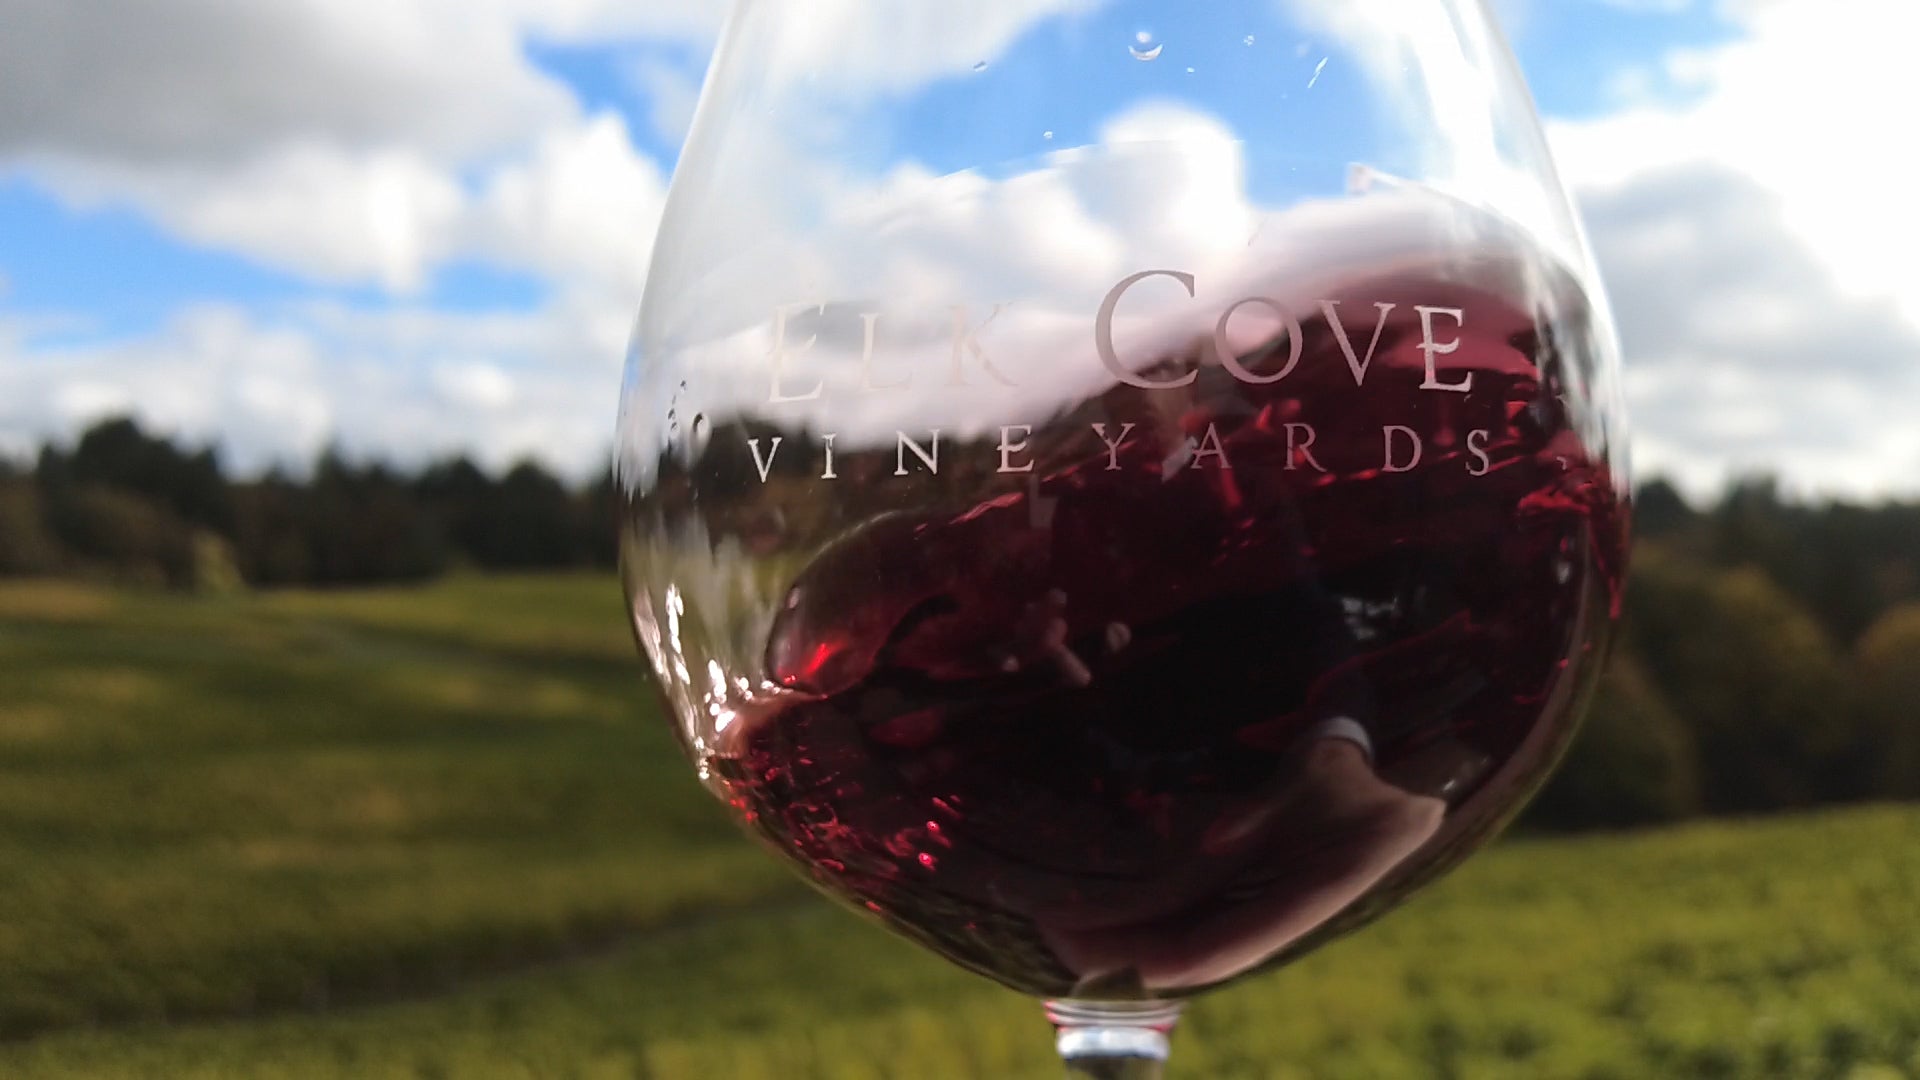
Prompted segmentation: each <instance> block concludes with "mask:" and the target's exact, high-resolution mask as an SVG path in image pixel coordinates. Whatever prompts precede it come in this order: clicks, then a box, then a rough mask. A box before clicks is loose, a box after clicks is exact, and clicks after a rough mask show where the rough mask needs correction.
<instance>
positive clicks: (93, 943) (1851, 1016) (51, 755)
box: [0, 577, 1920, 1080]
mask: <svg viewBox="0 0 1920 1080" xmlns="http://www.w3.org/2000/svg"><path fill="white" fill-rule="evenodd" d="M1916 927H1920V810H1915V809H1909V808H1899V807H1880V808H1865V809H1861V810H1854V811H1847V812H1842V813H1834V814H1826V815H1821V816H1817V817H1806V818H1798V819H1779V820H1773V821H1765V822H1753V823H1729V824H1717V825H1707V826H1698V827H1692V828H1687V829H1682V830H1676V831H1672V832H1666V833H1658V834H1646V835H1639V836H1623V837H1603V838H1591V839H1580V840H1553V841H1549V840H1527V841H1519V842H1512V843H1508V844H1505V845H1503V846H1501V847H1499V848H1497V849H1496V850H1494V851H1491V852H1488V853H1486V854H1485V855H1483V856H1482V857H1480V858H1478V859H1476V860H1475V861H1474V862H1473V863H1471V864H1469V866H1468V868H1467V869H1465V870H1464V871H1462V872H1461V873H1460V874H1459V875H1457V876H1456V877H1454V878H1452V879H1450V880H1449V881H1447V882H1445V883H1444V884H1442V885H1441V886H1439V887H1438V888H1436V889H1434V890H1433V891H1432V892H1431V894H1429V895H1427V896H1423V897H1422V898H1420V899H1419V900H1417V901H1416V902H1415V903H1414V904H1413V905H1412V906H1411V907H1409V908H1408V909H1407V910H1405V911H1404V912H1402V913H1400V914H1397V915H1395V916H1393V917H1391V918H1389V919H1387V920H1386V921H1385V922H1383V923H1381V924H1379V925H1378V926H1376V927H1374V928H1372V929H1370V930H1368V931H1367V932H1365V933H1363V934H1361V935H1358V936H1356V937H1354V938H1353V939H1351V940H1349V941H1346V942H1343V943H1341V944H1339V945H1336V946H1334V947H1333V948H1331V949H1328V950H1327V951H1325V952H1323V953H1321V954H1319V955H1316V956H1314V957H1311V958H1309V959H1308V960H1307V961H1306V962H1304V963H1302V964H1301V965H1299V966H1297V967H1294V968H1292V969H1290V970H1288V971H1284V972H1281V973H1279V974H1277V975H1273V976H1269V977H1266V978H1263V979H1260V980H1256V981H1254V982H1251V983H1249V984H1246V985H1244V986H1241V987H1236V988H1234V989H1233V990H1231V991H1229V992H1227V993H1224V994H1222V995H1219V996H1218V997H1216V998H1214V999H1212V1000H1209V1001H1206V1002H1203V1003H1201V1004H1200V1005H1199V1006H1197V1007H1196V1008H1195V1010H1194V1011H1193V1014H1192V1015H1191V1017H1190V1019H1189V1021H1188V1022H1187V1023H1186V1025H1185V1026H1184V1027H1183V1029H1182V1031H1181V1033H1180V1035H1179V1037H1178V1059H1177V1063H1178V1065H1179V1069H1178V1070H1177V1072H1178V1074H1179V1075H1185V1076H1196V1077H1198V1076H1211V1077H1273V1078H1280V1077H1289V1078H1308V1077H1312V1078H1348V1077H1351V1078H1355V1080H1359V1078H1367V1080H1395V1078H1402V1077H1404V1078H1415V1077H1419V1078H1428V1077H1433V1078H1452V1077H1459V1078H1473V1080H1478V1078H1482V1077H1488V1078H1496V1080H1497V1078H1502V1077H1514V1078H1519V1077H1528V1078H1552V1077H1566V1078H1568V1080H1607V1078H1621V1080H1626V1078H1642V1077H1698V1078H1722V1077H1725V1078H1733V1077H1741V1078H1745V1077H1752V1078H1767V1080H1774V1078H1798V1077H1805V1078H1809V1080H1813V1078H1829V1077H1831V1078H1836V1080H1892V1078H1897V1077H1920V935H1916V934H1915V932H1914V931H1915V928H1916ZM0 1040H4V1041H3V1042H0V1075H4V1076H7V1077H121V1076H126V1077H134V1076H139V1077H146V1076H164V1077H176V1076H181V1077H262V1078H277V1077H285V1078H293V1077H356V1078H358V1077H367V1078H378V1077H541V1078H547V1077H569V1076H578V1077H622V1078H636V1077H644V1078H648V1080H679V1078H689V1080H691V1078H700V1080H709V1078H721V1080H725V1078H733V1077H739V1078H743V1080H744V1078H751V1077H768V1078H772V1077H780V1078H782V1080H794V1078H807V1077H820V1078H835V1080H839V1078H856V1077H859V1078H866V1077H900V1078H912V1080H939V1078H942V1077H973V1076H983V1077H984V1076H993V1077H1000V1076H1011V1077H1023V1076H1035V1077H1044V1076H1052V1075H1055V1073H1056V1070H1055V1068H1054V1067H1053V1066H1052V1064H1051V1063H1050V1062H1049V1061H1048V1058H1047V1055H1048V1053H1049V1051H1050V1047H1049V1045H1048V1043H1049V1040H1048V1039H1047V1036H1046V1032H1045V1030H1044V1025H1043V1024H1042V1023H1041V1021H1040V1020H1039V1017H1038V1013H1037V1010H1036V1009H1035V1008H1034V1006H1032V1005H1031V1004H1030V1003H1027V1002H1023V1001H1021V1000H1018V999H1016V998H1014V997H1012V996H1011V995H1008V994H1005V993H1004V992H1002V991H999V990H997V989H996V988H994V987H992V986H990V985H987V984H985V983H982V982H980V981H978V980H975V979H973V978H971V977H969V976H965V975H963V974H960V973H958V972H956V971H950V970H948V969H947V968H946V967H944V966H943V965H941V964H940V963H938V962H936V961H934V960H932V959H930V958H926V957H923V956H921V955H919V954H918V953H917V952H916V951H914V950H913V949H912V948H910V947H909V946H906V945H904V944H901V943H898V942H895V941H894V940H892V939H891V938H889V937H888V936H886V935H885V934H883V933H881V932H879V931H877V930H874V929H872V928H871V927H869V926H867V925H866V924H864V923H863V922H861V921H860V920H858V919H856V918H854V917H853V916H851V915H847V914H845V913H842V912H840V911H838V910H835V909H833V908H831V907H830V906H828V905H827V904H825V903H824V902H823V901H820V900H817V899H815V898H813V897H812V895H811V894H809V893H807V892H805V891H804V890H803V889H800V888H799V887H797V886H795V885H794V884H792V882H791V880H790V879H789V877H788V876H787V875H786V873H785V872H784V871H782V870H780V869H779V868H778V867H777V866H775V865H774V864H773V862H772V861H771V860H770V859H768V858H767V857H766V856H765V855H763V854H762V853H760V852H759V851H757V850H755V848H754V847H753V845H752V844H750V843H748V842H747V841H745V840H744V839H743V838H742V837H741V836H740V835H739V834H738V833H737V832H736V831H735V830H734V829H733V828H732V826H731V825H730V824H728V823H727V822H726V821H725V820H724V819H723V817H722V816H721V814H720V813H719V811H718V808H717V807H715V806H712V805H710V800H708V799H707V798H706V796H704V795H703V794H702V793H701V792H700V791H699V790H698V789H697V787H696V786H695V784H694V782H693V780H692V777H691V770H690V769H689V768H688V767H687V766H686V765H685V764H684V763H683V761H682V759H681V758H680V756H679V753H678V750H677V749H676V748H675V746H674V745H673V740H672V737H671V735H670V733H669V732H668V730H667V727H666V725H665V724H664V723H663V722H662V721H661V720H660V719H659V717H658V716H657V715H655V713H654V711H653V707H652V701H651V698H650V696H649V694H648V692H647V691H646V689H645V686H644V684H643V682H642V679H641V674H640V670H639V666H638V663H637V661H636V660H634V659H633V655H632V651H631V647H630V646H629V644H628V642H627V640H626V631H625V629H624V625H623V623H622V619H621V613H620V608H619V602H618V590H617V588H616V587H615V586H614V585H613V583H612V582H611V581H610V580H606V579H603V578H597V577H579V578H559V579H478V580H462V581H454V582H449V583H447V584H445V585H441V586H437V587H434V588H432V589H428V590H422V591H412V592H369V593H350V594H330V595H317V594H281V595H271V596H255V597H238V598H225V599H180V598H172V597H160V596H135V595H128V594H118V593H110V592H101V591H95V590H91V589H87V588H83V587H79V586H73V585H53V584H25V585H20V584H15V585H0Z"/></svg>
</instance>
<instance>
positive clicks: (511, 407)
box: [0, 305, 622, 478]
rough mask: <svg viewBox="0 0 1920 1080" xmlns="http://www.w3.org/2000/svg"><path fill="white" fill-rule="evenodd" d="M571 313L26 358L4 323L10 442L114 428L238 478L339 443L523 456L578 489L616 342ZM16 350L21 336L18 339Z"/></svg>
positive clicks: (615, 368)
mask: <svg viewBox="0 0 1920 1080" xmlns="http://www.w3.org/2000/svg"><path fill="white" fill-rule="evenodd" d="M606 330H607V327H606V325H605V324H604V322H596V321H595V320H593V319H591V318H587V319H574V318H569V317H568V313H566V312H554V313H551V314H547V313H540V314H531V315H520V316H451V315H446V314H442V313H435V312H431V311H421V310H415V311H401V312H396V313H382V314H370V313H366V312H354V311H350V310H346V309H341V308H337V307H313V308H307V309H301V310H288V311H282V312H279V313H276V314H274V315H260V314H257V313H250V312H245V311H241V310H238V309H235V308H232V307H228V306H220V305H215V306H205V307H197V308H193V309H190V310H187V311H184V312H182V313H180V314H179V315H178V316H176V317H175V318H174V319H173V320H172V321H170V322H169V323H168V324H167V325H166V326H165V327H163V328H162V329H161V330H160V331H158V332H157V333H155V334H153V335H150V336H145V337H141V338H137V339H133V340H127V341H120V342H110V343H106V344H99V345H89V346H83V347H43V348H30V349H24V350H18V351H15V350H14V349H12V348H9V347H8V346H7V345H6V344H5V343H6V342H7V340H8V338H9V334H8V333H7V332H6V331H7V328H6V327H5V325H4V323H3V322H0V431H5V432H6V433H7V435H8V439H7V442H8V443H10V444H12V449H14V450H15V451H16V452H17V451H19V450H22V449H25V448H26V447H27V446H29V445H31V444H32V443H33V442H34V441H36V440H39V439H48V438H52V439H60V438H65V437H67V436H69V435H70V434H71V433H72V432H73V431H75V430H77V429H78V428H80V427H82V426H84V425H85V424H87V423H90V422H92V421H94V420H97V419H100V418H102V417H104V416H108V415H114V414H120V413H129V414H132V415H135V416H137V417H139V418H140V419H141V420H142V421H143V422H145V423H146V424H148V425H150V426H152V427H154V428H155V429H157V430H160V431H165V432H169V433H173V434H176V435H178V436H181V437H185V438H189V439H192V440H194V441H210V442H215V443H217V444H218V445H220V446H221V447H222V448H223V452H224V453H225V457H226V460H227V461H228V463H229V464H230V465H232V466H235V467H237V468H239V469H242V470H249V471H251V470H257V469H261V468H264V467H266V466H268V465H272V464H280V465H289V466H293V467H296V468H297V467H300V466H302V465H304V464H306V463H308V462H310V461H312V460H313V457H314V455H315V454H316V453H318V451H319V450H320V449H321V448H322V447H324V446H326V445H329V444H337V445H339V446H341V447H342V448H344V449H345V450H346V451H347V452H348V453H349V454H351V455H355V456H374V457H379V458H381V459H386V460H398V461H401V462H403V463H409V464H412V463H419V462H422V461H424V460H427V459H429V458H431V457H435V456H438V455H442V454H451V453H455V452H467V453H471V454H473V455H474V456H476V457H477V458H478V459H479V460H480V461H481V462H483V463H484V464H487V465H489V466H492V467H495V468H499V467H502V466H505V465H506V464H509V463H510V462H512V461H514V460H517V459H520V458H523V457H528V456H533V457H537V458H539V459H541V460H543V461H546V462H549V463H550V464H552V465H554V466H556V467H559V468H561V469H563V470H565V471H566V472H568V473H569V474H571V475H572V476H574V477H576V478H584V477H586V476H588V475H590V474H591V473H592V472H593V471H594V470H595V469H597V468H598V467H599V465H600V464H601V463H602V462H603V460H604V457H605V454H606V448H607V438H608V433H609V432H611V430H612V426H613V416H614V408H615V397H614V393H613V388H614V387H616V386H617V385H618V380H619V361H618V358H619V341H618V340H617V339H618V338H619V337H621V336H622V335H619V334H617V333H616V334H615V335H614V337H615V339H616V340H613V341H609V340H608V338H607V333H606ZM13 336H14V337H15V338H16V339H17V338H18V337H19V336H20V335H13Z"/></svg>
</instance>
